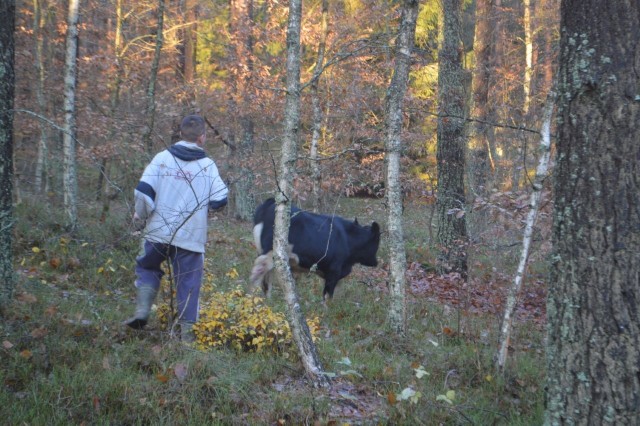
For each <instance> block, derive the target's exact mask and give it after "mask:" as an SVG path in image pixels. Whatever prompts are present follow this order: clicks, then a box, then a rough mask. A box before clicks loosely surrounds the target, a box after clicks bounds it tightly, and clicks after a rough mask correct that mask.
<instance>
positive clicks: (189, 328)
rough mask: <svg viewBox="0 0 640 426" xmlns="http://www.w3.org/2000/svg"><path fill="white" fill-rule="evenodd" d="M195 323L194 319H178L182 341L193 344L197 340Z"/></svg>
mask: <svg viewBox="0 0 640 426" xmlns="http://www.w3.org/2000/svg"><path fill="white" fill-rule="evenodd" d="M193 324H194V322H192V321H184V320H180V321H178V325H179V326H180V340H181V341H182V343H187V344H191V343H193V342H195V341H196V334H195V333H194V332H193Z"/></svg>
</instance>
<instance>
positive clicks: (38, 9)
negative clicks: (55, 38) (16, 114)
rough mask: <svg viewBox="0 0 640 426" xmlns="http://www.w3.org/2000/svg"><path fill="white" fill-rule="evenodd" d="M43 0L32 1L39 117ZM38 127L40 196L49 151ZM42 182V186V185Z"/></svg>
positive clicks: (44, 188) (46, 183)
mask: <svg viewBox="0 0 640 426" xmlns="http://www.w3.org/2000/svg"><path fill="white" fill-rule="evenodd" d="M42 6H43V0H33V38H34V39H35V44H36V45H35V55H34V60H35V62H34V65H35V69H36V74H37V76H38V79H37V82H36V101H37V103H38V113H39V114H40V115H41V116H43V117H44V116H46V115H47V114H46V113H47V111H46V110H47V107H46V102H45V98H44V90H45V88H44V85H45V73H44V58H43V50H44V34H43V29H44V22H45V19H44V17H43V13H42V9H43V7H42ZM39 126H40V139H39V140H38V154H37V158H36V171H35V178H34V189H35V192H36V194H40V193H42V192H43V191H45V192H46V191H48V189H49V188H48V186H49V180H48V174H49V170H48V161H49V160H48V157H49V149H48V145H47V130H46V129H47V127H46V125H45V124H44V123H42V122H41V121H40V122H39ZM43 180H44V184H43Z"/></svg>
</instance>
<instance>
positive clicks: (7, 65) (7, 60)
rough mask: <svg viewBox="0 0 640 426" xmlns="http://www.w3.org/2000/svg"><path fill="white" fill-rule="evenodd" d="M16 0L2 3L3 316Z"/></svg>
mask: <svg viewBox="0 0 640 426" xmlns="http://www.w3.org/2000/svg"><path fill="white" fill-rule="evenodd" d="M15 12H16V2H15V0H5V1H2V2H0V22H2V25H0V312H1V311H3V310H4V308H5V307H6V306H7V303H8V302H9V300H10V299H11V295H12V293H13V289H14V287H15V278H14V274H13V223H14V215H13V191H12V190H13V115H14V113H13V97H14V93H15V72H14V58H15V40H14V30H15Z"/></svg>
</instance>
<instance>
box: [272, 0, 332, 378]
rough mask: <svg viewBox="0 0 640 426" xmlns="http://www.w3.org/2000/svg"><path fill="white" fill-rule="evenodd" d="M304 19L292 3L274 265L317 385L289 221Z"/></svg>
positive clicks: (318, 368)
mask: <svg viewBox="0 0 640 426" xmlns="http://www.w3.org/2000/svg"><path fill="white" fill-rule="evenodd" d="M301 20H302V0H290V1H289V22H288V27H287V78H286V86H287V87H286V100H285V117H284V135H283V141H282V158H281V160H280V167H279V174H280V176H279V178H278V192H277V194H276V217H275V224H274V242H273V248H274V262H275V269H276V277H277V278H276V279H277V280H278V282H279V284H280V285H281V287H282V289H283V291H284V297H285V300H286V304H287V317H288V319H289V324H290V326H291V334H292V335H293V340H294V341H295V342H296V345H297V347H298V353H299V355H300V360H301V361H302V364H303V366H304V369H305V371H306V372H307V374H308V375H309V378H310V380H312V382H313V383H314V385H316V386H323V385H327V384H328V378H327V376H326V375H324V374H323V370H322V365H321V363H320V358H319V356H318V352H317V349H316V346H315V344H314V343H313V339H312V338H311V332H310V331H309V326H308V325H307V321H306V318H305V316H304V314H303V312H302V309H301V307H300V302H299V299H298V295H297V292H296V285H295V280H294V278H293V275H292V273H291V269H290V268H289V254H288V253H289V238H288V235H289V218H290V216H291V197H292V194H293V175H294V172H295V165H296V157H297V151H298V140H299V138H300V30H301Z"/></svg>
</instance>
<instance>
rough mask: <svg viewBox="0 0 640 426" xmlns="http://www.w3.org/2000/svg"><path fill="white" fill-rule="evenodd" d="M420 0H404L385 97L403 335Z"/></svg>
mask: <svg viewBox="0 0 640 426" xmlns="http://www.w3.org/2000/svg"><path fill="white" fill-rule="evenodd" d="M418 5H419V2H418V0H404V3H403V7H402V15H401V17H400V28H399V31H398V37H397V38H396V49H395V50H396V55H395V56H396V61H395V62H396V63H395V70H394V73H393V77H392V78H391V84H390V85H389V89H388V91H387V99H386V117H387V118H386V127H387V136H386V151H387V153H386V157H385V159H386V163H387V164H386V166H387V170H386V176H385V198H386V199H387V206H388V209H389V212H388V213H389V214H388V224H389V225H388V227H389V237H388V241H389V263H390V269H391V286H390V295H391V304H390V306H389V323H390V324H391V327H392V328H393V329H394V330H395V331H396V333H398V334H400V335H404V334H405V333H406V331H407V301H406V293H405V271H406V269H407V256H406V252H405V248H404V231H403V227H402V219H403V214H402V211H403V206H402V182H401V178H400V172H401V170H400V158H401V157H402V121H403V120H402V104H403V99H404V95H405V93H406V91H407V85H408V81H409V70H410V68H411V52H412V50H413V45H414V43H415V37H416V20H417V18H418Z"/></svg>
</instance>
